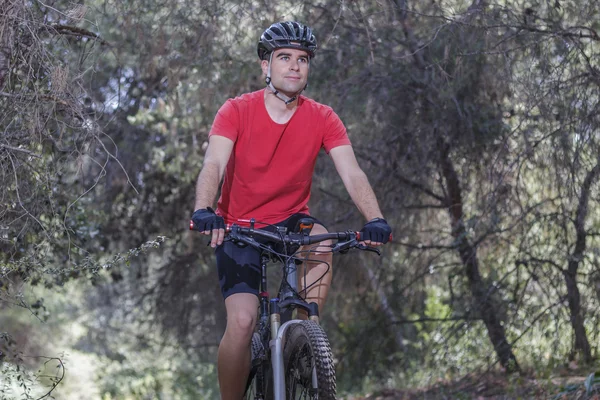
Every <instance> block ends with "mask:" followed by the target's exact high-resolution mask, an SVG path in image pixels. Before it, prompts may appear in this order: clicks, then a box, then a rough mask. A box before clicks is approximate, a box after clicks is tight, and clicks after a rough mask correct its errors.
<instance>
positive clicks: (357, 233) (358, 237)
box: [356, 232, 394, 243]
mask: <svg viewBox="0 0 600 400" xmlns="http://www.w3.org/2000/svg"><path fill="white" fill-rule="evenodd" d="M392 239H394V235H393V234H391V233H390V237H389V238H388V243H389V242H391V241H392ZM356 240H359V241H360V240H362V239H361V237H360V232H356Z"/></svg>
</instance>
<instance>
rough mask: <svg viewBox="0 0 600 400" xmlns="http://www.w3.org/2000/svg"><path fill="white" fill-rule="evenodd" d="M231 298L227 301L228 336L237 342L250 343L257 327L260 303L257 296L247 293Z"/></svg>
mask: <svg viewBox="0 0 600 400" xmlns="http://www.w3.org/2000/svg"><path fill="white" fill-rule="evenodd" d="M234 296H235V298H234ZM231 297H232V298H231V299H230V298H228V299H226V300H225V304H226V308H227V328H226V329H227V335H229V336H232V338H234V339H236V340H242V341H247V342H248V343H250V340H251V338H252V333H253V332H254V326H255V325H256V315H257V308H258V301H257V300H255V298H256V297H255V296H253V295H249V294H246V293H244V294H242V295H241V296H240V295H232V296H231ZM252 300H254V301H252Z"/></svg>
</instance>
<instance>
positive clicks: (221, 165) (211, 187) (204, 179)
mask: <svg viewBox="0 0 600 400" xmlns="http://www.w3.org/2000/svg"><path fill="white" fill-rule="evenodd" d="M232 150H233V141H232V140H231V139H228V138H226V137H224V136H218V135H212V136H210V138H209V139H208V148H207V149H206V155H205V156H204V163H203V165H202V170H201V171H200V174H199V175H198V180H197V182H196V203H195V207H194V210H196V211H198V210H203V211H198V213H196V212H194V215H193V216H192V220H194V218H195V216H196V215H198V218H199V219H200V220H201V221H202V220H203V221H204V222H207V220H206V219H205V218H206V217H207V216H208V221H209V223H210V224H214V221H213V220H214V219H215V218H221V217H217V216H215V215H214V213H211V212H210V211H206V209H207V208H208V207H212V205H213V204H214V202H215V197H217V192H218V190H219V184H220V183H221V179H223V175H224V173H225V167H226V166H227V163H228V162H229V157H230V156H231V151H232ZM221 221H222V220H221ZM221 224H222V222H221ZM200 226H203V225H200ZM205 226H207V230H206V231H204V232H202V233H204V234H205V235H212V238H211V241H210V245H211V247H213V248H214V247H216V246H218V245H220V244H221V243H223V238H224V237H225V230H224V229H217V228H212V230H210V229H211V228H209V226H211V225H208V224H207V225H205ZM212 226H214V225H212ZM200 229H202V228H200Z"/></svg>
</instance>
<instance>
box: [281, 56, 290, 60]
mask: <svg viewBox="0 0 600 400" xmlns="http://www.w3.org/2000/svg"><path fill="white" fill-rule="evenodd" d="M289 59H290V58H289V57H288V56H282V57H281V60H283V61H287V60H289Z"/></svg>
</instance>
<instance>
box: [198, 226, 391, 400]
mask: <svg viewBox="0 0 600 400" xmlns="http://www.w3.org/2000/svg"><path fill="white" fill-rule="evenodd" d="M313 224H314V221H313V220H312V219H310V218H302V219H300V220H299V221H298V224H297V225H296V228H295V229H294V230H293V231H291V232H287V228H285V227H279V226H276V227H275V231H269V230H264V229H257V228H255V227H254V225H255V221H254V220H253V219H251V220H250V226H249V227H242V226H239V225H237V224H233V225H231V226H227V227H226V228H225V231H226V240H232V241H235V242H239V243H244V244H246V245H249V246H253V247H254V248H256V249H257V250H258V251H260V259H261V262H260V264H261V265H260V267H261V283H260V289H259V309H258V314H259V315H258V323H257V329H256V332H255V333H254V335H253V337H252V345H251V346H252V364H251V370H250V374H249V377H248V380H247V383H246V393H245V395H244V399H246V400H251V399H252V400H284V399H321V400H323V399H325V400H329V399H335V398H336V379H335V367H334V363H333V356H332V353H331V346H330V345H329V340H328V338H327V335H326V334H325V331H324V330H323V328H322V327H321V326H320V323H319V309H318V305H317V303H314V302H311V303H310V304H309V303H307V302H306V301H305V300H304V298H302V296H301V295H300V294H299V293H298V277H297V273H296V272H297V270H296V266H297V265H296V262H297V261H300V262H304V261H307V260H308V261H310V259H308V258H307V257H298V256H297V251H298V250H299V249H300V247H301V246H307V245H311V244H316V243H320V242H322V241H325V240H337V243H334V244H333V245H331V252H341V253H345V252H347V251H349V250H350V249H352V248H357V249H360V250H366V251H372V252H375V253H377V254H378V255H380V251H379V250H378V249H376V248H374V247H369V246H366V245H365V244H363V243H361V242H360V232H352V231H346V232H332V233H325V234H320V235H312V236H311V235H310V230H311V229H312V227H313ZM190 229H192V230H193V229H194V225H193V221H191V222H190ZM257 238H260V239H261V241H259V240H257ZM280 247H283V251H281V249H280ZM320 247H322V245H320ZM322 251H323V250H322V249H320V250H319V252H322ZM270 261H274V262H278V263H281V264H283V274H282V280H281V284H280V287H279V290H278V294H277V297H274V298H270V297H269V294H268V291H267V272H266V271H267V264H268V263H269V262H270ZM306 289H308V288H306ZM306 289H305V290H306ZM296 308H301V309H303V310H304V311H306V312H307V313H308V318H309V319H308V320H300V319H292V313H293V311H294V309H296Z"/></svg>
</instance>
